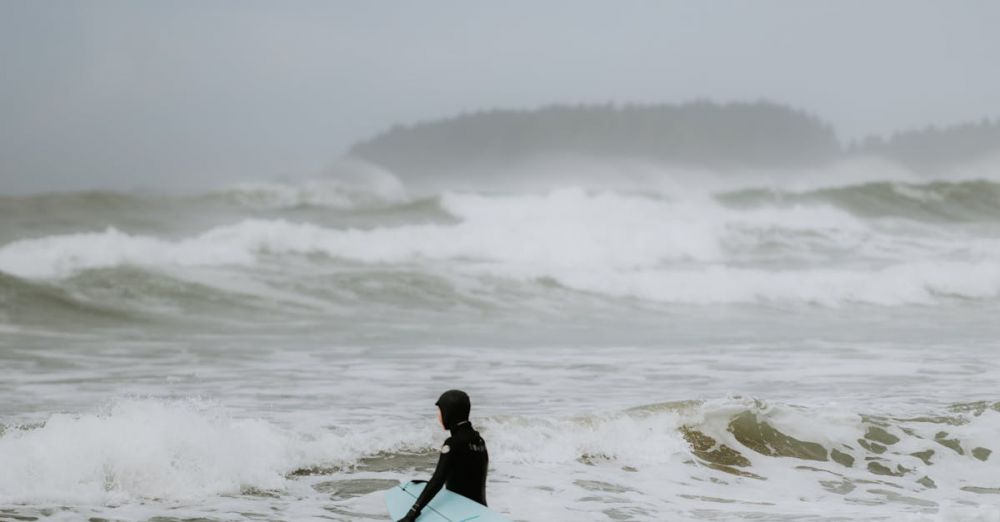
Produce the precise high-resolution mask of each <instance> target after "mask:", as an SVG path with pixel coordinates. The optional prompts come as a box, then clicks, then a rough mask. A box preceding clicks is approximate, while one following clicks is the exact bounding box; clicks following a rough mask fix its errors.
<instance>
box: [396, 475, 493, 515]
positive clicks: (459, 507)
mask: <svg viewBox="0 0 1000 522" xmlns="http://www.w3.org/2000/svg"><path fill="white" fill-rule="evenodd" d="M426 485H427V484H426V483H425V482H407V483H406V484H400V485H398V486H396V487H394V488H392V489H390V490H389V491H386V492H385V503H386V506H388V507H389V516H391V517H392V519H393V520H399V519H401V518H403V517H404V516H406V513H407V512H408V511H409V510H410V508H411V507H413V503H414V502H416V500H417V497H419V496H420V492H421V491H423V490H424V486H426ZM417 522H510V521H509V520H507V519H506V518H504V517H502V516H500V515H498V514H496V513H494V512H493V511H490V510H489V508H487V507H486V506H484V505H482V504H480V503H478V502H476V501H474V500H470V499H467V498H465V497H463V496H462V495H459V494H457V493H452V492H451V491H448V490H447V489H445V488H441V491H439V492H438V494H437V495H434V498H433V499H431V501H430V503H429V504H427V505H426V506H424V509H423V511H422V512H421V513H420V518H418V519H417Z"/></svg>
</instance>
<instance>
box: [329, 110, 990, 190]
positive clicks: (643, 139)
mask: <svg viewBox="0 0 1000 522" xmlns="http://www.w3.org/2000/svg"><path fill="white" fill-rule="evenodd" d="M996 151H1000V123H997V122H993V121H985V120H984V121H983V122H981V123H978V124H967V125H958V126H954V127H947V128H941V129H938V128H930V129H926V130H918V131H909V132H903V133H897V134H894V135H893V136H892V137H890V138H888V139H884V138H880V137H871V138H867V139H865V140H863V141H860V142H858V143H855V144H851V145H844V144H842V143H841V141H840V140H839V138H838V137H837V135H836V132H835V131H834V129H833V126H832V125H831V124H829V123H827V122H825V121H823V120H822V119H820V118H818V117H816V116H813V115H811V114H808V113H806V112H803V111H800V110H796V109H793V108H791V107H787V106H784V105H780V104H776V103H772V102H766V101H758V102H737V103H726V104H721V103H715V102H709V101H697V102H691V103H685V104H679V105H674V104H657V105H613V104H602V105H575V106H567V105H553V106H548V107H543V108H540V109H536V110H491V111H482V112H476V113H472V114H462V115H459V116H456V117H452V118H447V119H441V120H434V121H428V122H421V123H417V124H414V125H406V126H403V125H397V126H394V127H392V128H391V129H389V130H387V131H385V132H383V133H381V134H378V135H376V136H375V137H373V138H371V139H368V140H365V141H362V142H359V143H357V144H355V145H354V146H353V147H351V148H350V150H349V151H348V154H349V155H350V156H353V157H357V158H361V159H364V160H367V161H370V162H373V163H376V164H378V165H381V166H383V167H386V168H388V169H389V170H391V171H393V172H396V173H399V174H402V175H404V176H418V177H419V176H426V175H435V174H446V173H455V172H457V171H462V172H467V171H475V170H477V169H485V170H489V169H494V170H495V169H496V168H498V167H504V166H509V165H515V164H517V163H519V162H524V161H528V160H532V159H539V158H549V157H559V156H569V157H573V156H587V157H606V158H631V159H640V160H646V161H651V162H654V163H662V164H669V165H680V166H693V167H703V168H711V169H718V170H729V169H772V168H779V169H780V168H794V167H808V166H818V165H825V164H829V163H831V162H834V161H836V160H840V159H845V158H849V157H854V156H880V157H884V158H886V159H889V160H892V161H896V162H898V163H901V164H903V165H906V166H907V167H910V168H912V169H914V170H918V171H928V170H932V171H933V170H940V169H946V168H948V167H949V166H953V165H956V164H961V163H963V162H968V161H975V160H977V159H981V158H983V157H985V156H988V155H990V154H991V153H993V152H996Z"/></svg>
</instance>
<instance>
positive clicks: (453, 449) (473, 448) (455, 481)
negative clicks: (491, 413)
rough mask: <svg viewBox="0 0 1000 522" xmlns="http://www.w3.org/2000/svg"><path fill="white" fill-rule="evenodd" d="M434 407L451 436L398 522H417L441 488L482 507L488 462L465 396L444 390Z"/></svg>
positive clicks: (484, 443)
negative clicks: (430, 472) (429, 476)
mask: <svg viewBox="0 0 1000 522" xmlns="http://www.w3.org/2000/svg"><path fill="white" fill-rule="evenodd" d="M435 404H437V407H438V422H440V423H441V427H443V428H444V429H446V430H448V431H450V432H451V436H450V437H448V439H447V440H445V441H444V445H443V446H441V454H440V456H439V457H438V463H437V468H435V469H434V475H432V476H431V480H430V481H429V482H427V485H426V486H425V487H424V491H423V493H421V494H420V497H419V498H418V499H417V501H416V502H414V503H413V507H411V508H410V511H409V512H407V514H406V516H405V517H403V518H401V519H399V521H398V522H414V521H415V520H417V517H419V516H420V512H421V511H422V510H423V509H424V506H426V505H427V503H428V502H430V501H431V499H433V498H434V495H437V493H438V491H441V486H445V487H447V488H448V491H451V492H453V493H458V494H459V495H462V496H465V497H468V498H470V499H472V500H475V501H476V502H479V503H480V504H482V505H484V506H485V505H486V468H487V467H488V466H489V460H490V458H489V454H488V453H487V452H486V442H485V441H483V438H482V437H480V436H479V432H478V431H476V430H475V429H474V428H473V427H472V424H471V423H470V422H469V411H470V410H471V409H472V404H471V402H470V401H469V396H468V395H467V394H466V393H465V392H463V391H461V390H448V391H446V392H444V393H442V394H441V397H440V398H438V400H437V402H436V403H435Z"/></svg>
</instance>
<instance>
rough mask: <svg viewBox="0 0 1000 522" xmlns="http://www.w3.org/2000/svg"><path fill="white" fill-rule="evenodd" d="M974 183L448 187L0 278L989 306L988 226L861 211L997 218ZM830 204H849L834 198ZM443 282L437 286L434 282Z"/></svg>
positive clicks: (32, 245)
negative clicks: (427, 205)
mask: <svg viewBox="0 0 1000 522" xmlns="http://www.w3.org/2000/svg"><path fill="white" fill-rule="evenodd" d="M977 183H980V182H964V184H949V185H927V186H922V187H917V188H915V187H906V188H901V187H904V186H897V185H886V184H877V185H871V186H862V187H854V188H852V189H824V190H823V191H820V192H809V193H804V194H798V195H786V196H782V197H780V198H778V197H777V196H774V195H773V194H772V195H770V196H768V195H765V194H762V193H748V192H743V193H737V194H730V195H729V196H727V197H726V198H722V199H721V201H717V200H715V199H712V198H694V199H682V200H675V199H671V198H667V197H664V196H656V195H648V194H646V195H643V194H622V193H615V192H588V191H585V190H583V189H564V190H558V191H553V192H549V193H543V194H526V195H525V194H522V195H484V194H456V193H451V194H445V195H442V196H441V197H440V198H438V199H437V202H436V206H437V207H438V208H439V209H440V211H441V212H443V213H445V214H447V215H448V216H450V219H448V220H444V221H442V220H441V219H428V220H424V221H420V220H417V221H414V220H412V219H407V220H403V221H402V222H399V221H393V222H391V223H382V224H377V225H373V226H368V227H354V226H337V224H336V222H334V223H332V224H325V225H321V224H317V223H313V222H296V221H291V220H287V219H243V220H241V221H238V222H236V223H233V224H224V225H219V226H215V227H211V228H209V229H208V230H206V231H203V232H201V233H198V234H195V235H191V236H188V237H181V238H169V237H160V236H157V235H151V234H135V233H128V232H125V231H122V230H120V229H118V228H114V227H111V228H107V229H105V230H104V231H100V232H81V233H70V234H56V235H49V236H45V237H40V238H35V239H20V240H15V241H11V242H8V243H7V244H5V245H3V246H0V271H2V272H5V273H7V274H9V275H10V276H16V277H17V278H20V279H25V280H38V281H42V280H46V281H50V285H63V284H64V283H63V282H62V281H65V280H67V279H71V278H73V277H75V276H77V275H79V274H84V273H88V272H93V271H99V270H113V269H121V268H128V267H133V268H135V269H138V270H141V271H146V272H147V273H150V274H160V275H157V276H156V277H170V278H173V279H176V280H179V281H185V280H186V278H189V277H192V273H191V272H190V270H197V269H205V268H217V269H219V270H227V271H232V270H237V272H233V274H235V275H236V276H238V277H242V278H244V279H246V280H254V278H258V279H259V278H262V277H264V276H265V275H266V274H268V273H270V272H274V271H275V270H278V271H280V272H282V273H284V274H286V275H288V276H289V277H292V278H294V276H295V275H296V274H300V275H301V274H308V273H310V272H309V271H310V270H314V268H310V266H312V267H316V266H338V267H340V268H341V269H349V270H350V271H352V273H354V274H356V275H358V276H359V277H368V278H369V279H370V280H371V281H372V282H373V283H377V281H378V279H379V278H381V277H385V276H386V274H387V273H388V274H392V273H399V272H400V271H403V272H416V273H424V274H429V275H430V276H431V277H432V278H434V277H436V276H435V275H434V274H447V273H450V274H458V275H461V276H463V277H471V278H493V279H498V280H500V281H507V282H508V283H509V284H529V285H532V284H534V285H536V290H537V291H539V292H543V291H545V289H546V288H551V287H552V286H553V284H554V285H555V286H559V287H563V288H567V289H571V290H575V291H581V292H588V293H593V294H596V295H600V296H605V297H608V298H638V299H642V300H649V301H654V302H662V303H676V304H698V305H706V304H740V303H761V302H773V303H793V304H794V303H800V304H816V305H822V306H839V305H843V304H850V303H862V304H871V305H881V306H899V305H913V304H920V305H928V304H936V303H942V302H948V301H954V300H956V299H957V300H992V299H995V298H997V297H998V296H1000V265H998V264H997V263H996V261H995V260H996V259H997V255H998V254H1000V234H998V235H993V234H994V233H993V232H990V230H992V229H991V228H987V229H982V228H976V229H972V230H965V229H961V228H958V229H956V228H954V227H952V228H949V229H941V228H936V227H934V226H932V225H929V224H926V223H919V222H917V221H902V222H901V221H899V220H896V219H894V220H889V221H881V220H879V219H873V218H872V216H863V215H862V214H864V212H863V211H862V210H861V209H860V207H861V206H862V204H861V203H860V202H864V201H866V200H868V199H870V198H878V199H879V200H880V201H882V202H883V203H882V204H881V206H879V208H890V205H888V204H887V203H885V202H886V201H888V200H890V199H891V198H896V200H897V203H896V204H895V206H896V207H906V206H907V205H911V206H918V202H920V201H924V202H926V201H930V202H940V200H941V199H942V198H944V199H945V200H947V198H953V199H954V198H958V199H961V200H963V201H964V200H965V199H968V198H978V199H977V201H979V204H978V205H969V206H968V208H967V209H966V211H965V214H964V215H965V216H966V217H967V218H968V217H969V216H971V215H972V214H975V215H977V216H979V217H980V218H983V217H984V216H987V215H988V214H989V212H994V211H995V208H994V207H991V206H989V205H987V204H986V202H987V201H989V200H990V198H995V197H1000V191H997V189H996V187H994V186H993V185H992V184H986V185H980V184H977ZM982 183H985V182H982ZM991 190H993V191H994V192H992V193H991V192H990V191H991ZM831 191H832V192H831ZM844 191H848V192H844ZM852 191H853V192H852ZM955 193H958V194H966V196H962V197H961V198H959V196H956V195H955ZM928 194H930V195H928ZM821 196H822V198H825V199H824V200H823V201H812V200H815V199H817V198H821ZM727 198H728V199H727ZM768 198H771V199H774V198H777V199H776V200H774V201H772V200H770V199H768ZM796 198H798V199H796ZM837 198H840V199H843V200H844V201H850V202H854V203H852V204H854V205H855V206H857V207H858V208H853V209H851V208H848V207H850V206H851V205H850V204H847V203H844V202H841V203H840V204H833V200H836V199H837ZM903 201H905V202H907V205H904V204H903V203H900V202H903ZM919 208H921V209H924V210H925V211H927V209H928V208H930V207H927V206H926V205H925V206H921V207H919ZM977 209H978V210H977ZM928 212H931V211H928ZM931 213H932V214H935V215H937V216H938V217H940V212H937V211H933V212H931ZM911 214H912V212H911ZM952 217H955V216H952ZM955 219H958V218H957V217H955ZM983 230H985V232H984V231H983ZM296 259H297V260H296ZM317 264H318V265H317ZM302 271H304V272H302ZM126 273H130V272H126ZM203 279H204V278H201V279H196V280H195V282H199V281H202V280H203ZM217 279H218V278H217ZM257 282H258V283H259V282H260V281H259V280H258V281H257ZM538 283H542V284H538ZM199 284H200V283H199ZM168 286H169V285H168ZM209 286H211V285H209ZM243 286H244V287H247V288H254V287H256V288H260V287H261V285H260V284H256V283H255V284H252V285H250V284H248V285H243ZM265 286H267V285H265ZM300 286H301V285H300ZM286 289H287V288H286ZM151 290H152V291H153V292H157V291H159V290H161V289H157V288H152V289H151ZM241 291H242V290H241ZM442 291H444V292H448V291H451V290H450V289H449V288H448V287H447V282H445V287H444V288H443V290H442ZM249 292H250V293H251V294H252V293H254V290H250V291H249ZM306 293H308V289H307V290H306Z"/></svg>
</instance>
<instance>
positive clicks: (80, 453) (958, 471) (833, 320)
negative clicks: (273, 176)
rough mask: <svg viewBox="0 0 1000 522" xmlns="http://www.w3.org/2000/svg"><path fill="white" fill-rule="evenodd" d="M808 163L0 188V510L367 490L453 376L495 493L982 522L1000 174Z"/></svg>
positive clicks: (702, 516) (661, 514) (416, 456)
mask: <svg viewBox="0 0 1000 522" xmlns="http://www.w3.org/2000/svg"><path fill="white" fill-rule="evenodd" d="M845 168H846V167H845ZM984 171H985V170H984V169H980V171H977V172H980V173H981V172H984ZM808 174H809V176H807V177H808V179H810V180H813V181H812V182H809V183H806V182H793V181H789V179H787V178H782V179H777V178H770V177H768V176H757V177H753V176H745V177H743V178H740V179H738V180H736V179H734V180H729V181H727V180H726V179H725V178H724V177H722V176H717V177H709V176H705V175H704V174H703V173H699V174H698V175H692V176H690V177H689V178H686V179H684V180H682V181H677V180H676V179H674V180H673V181H671V182H669V183H658V184H657V183H649V182H647V181H648V180H644V182H642V183H629V184H619V185H614V184H607V183H601V184H595V183H582V182H581V183H577V182H572V176H563V177H561V178H560V179H559V182H558V183H555V184H553V185H552V186H547V187H530V188H529V187H525V186H508V187H490V188H489V189H479V190H473V189H464V188H463V189H462V190H456V189H452V190H441V189H435V190H428V191H418V190H414V189H413V188H411V187H407V186H406V185H405V184H404V183H403V182H401V181H400V180H398V179H396V178H394V177H392V176H390V175H379V176H376V177H374V178H367V179H349V180H343V179H316V180H311V181H304V182H294V183H293V182H267V183H252V184H244V185H239V186H234V187H228V188H223V189H219V190H215V191H207V192H204V193H198V194H159V193H124V192H81V193H56V194H40V195H29V196H0V397H2V398H3V401H2V402H0V519H8V518H9V519H17V520H31V519H38V518H45V519H54V520H81V519H87V518H90V519H101V520H147V519H154V518H155V519H156V520H177V521H180V520H227V521H228V520H341V521H357V520H386V519H387V515H386V514H385V509H384V504H383V498H382V492H383V491H384V490H385V489H387V488H389V487H391V486H392V485H394V484H396V483H398V482H400V481H406V480H410V479H413V478H425V479H426V478H427V477H428V476H429V474H430V472H431V471H432V469H433V466H434V463H435V461H436V448H437V447H438V446H439V445H440V444H441V442H442V441H443V440H444V438H445V436H446V434H445V433H444V432H442V431H441V430H440V428H436V424H435V411H434V406H433V403H434V400H435V399H436V397H437V396H438V395H439V394H440V393H441V392H442V391H444V390H446V389H449V388H461V389H464V390H466V391H468V392H469V394H470V395H471V397H472V400H473V419H472V420H473V423H474V424H476V425H477V427H478V428H479V429H480V430H481V431H482V433H483V435H484V437H485V439H486V440H487V443H488V446H489V449H490V456H491V469H490V475H489V483H488V488H487V490H488V498H489V500H490V505H491V507H493V508H494V509H496V510H497V511H499V512H502V513H504V514H506V515H507V516H509V517H510V518H511V519H512V520H523V521H529V520H530V521H533V520H593V521H606V520H655V521H662V520H670V521H675V520H676V521H698V520H714V521H717V520H785V521H792V520H795V521H802V520H809V521H834V520H873V521H874V520H886V521H890V520H891V521H895V520H908V521H938V520H941V521H983V522H1000V507H998V506H1000V454H998V450H1000V444H998V442H997V441H998V435H1000V392H998V390H997V382H1000V363H998V362H997V357H996V350H997V339H998V338H1000V337H998V334H1000V326H998V323H997V321H996V317H997V314H998V312H1000V182H998V181H997V180H996V179H994V178H991V177H990V176H988V175H976V176H971V177H955V178H941V179H926V178H920V177H919V176H916V175H913V174H910V173H906V172H902V171H901V169H899V168H894V169H889V168H885V166H884V165H879V164H872V165H868V166H865V165H860V166H859V165H853V166H850V172H849V174H850V175H847V174H845V173H844V170H843V169H841V171H840V172H839V174H841V175H839V176H832V177H828V179H826V181H825V182H819V181H815V180H817V179H819V178H820V176H816V175H815V173H808ZM803 176H805V175H803ZM568 179H569V180H570V181H567V180H568Z"/></svg>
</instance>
